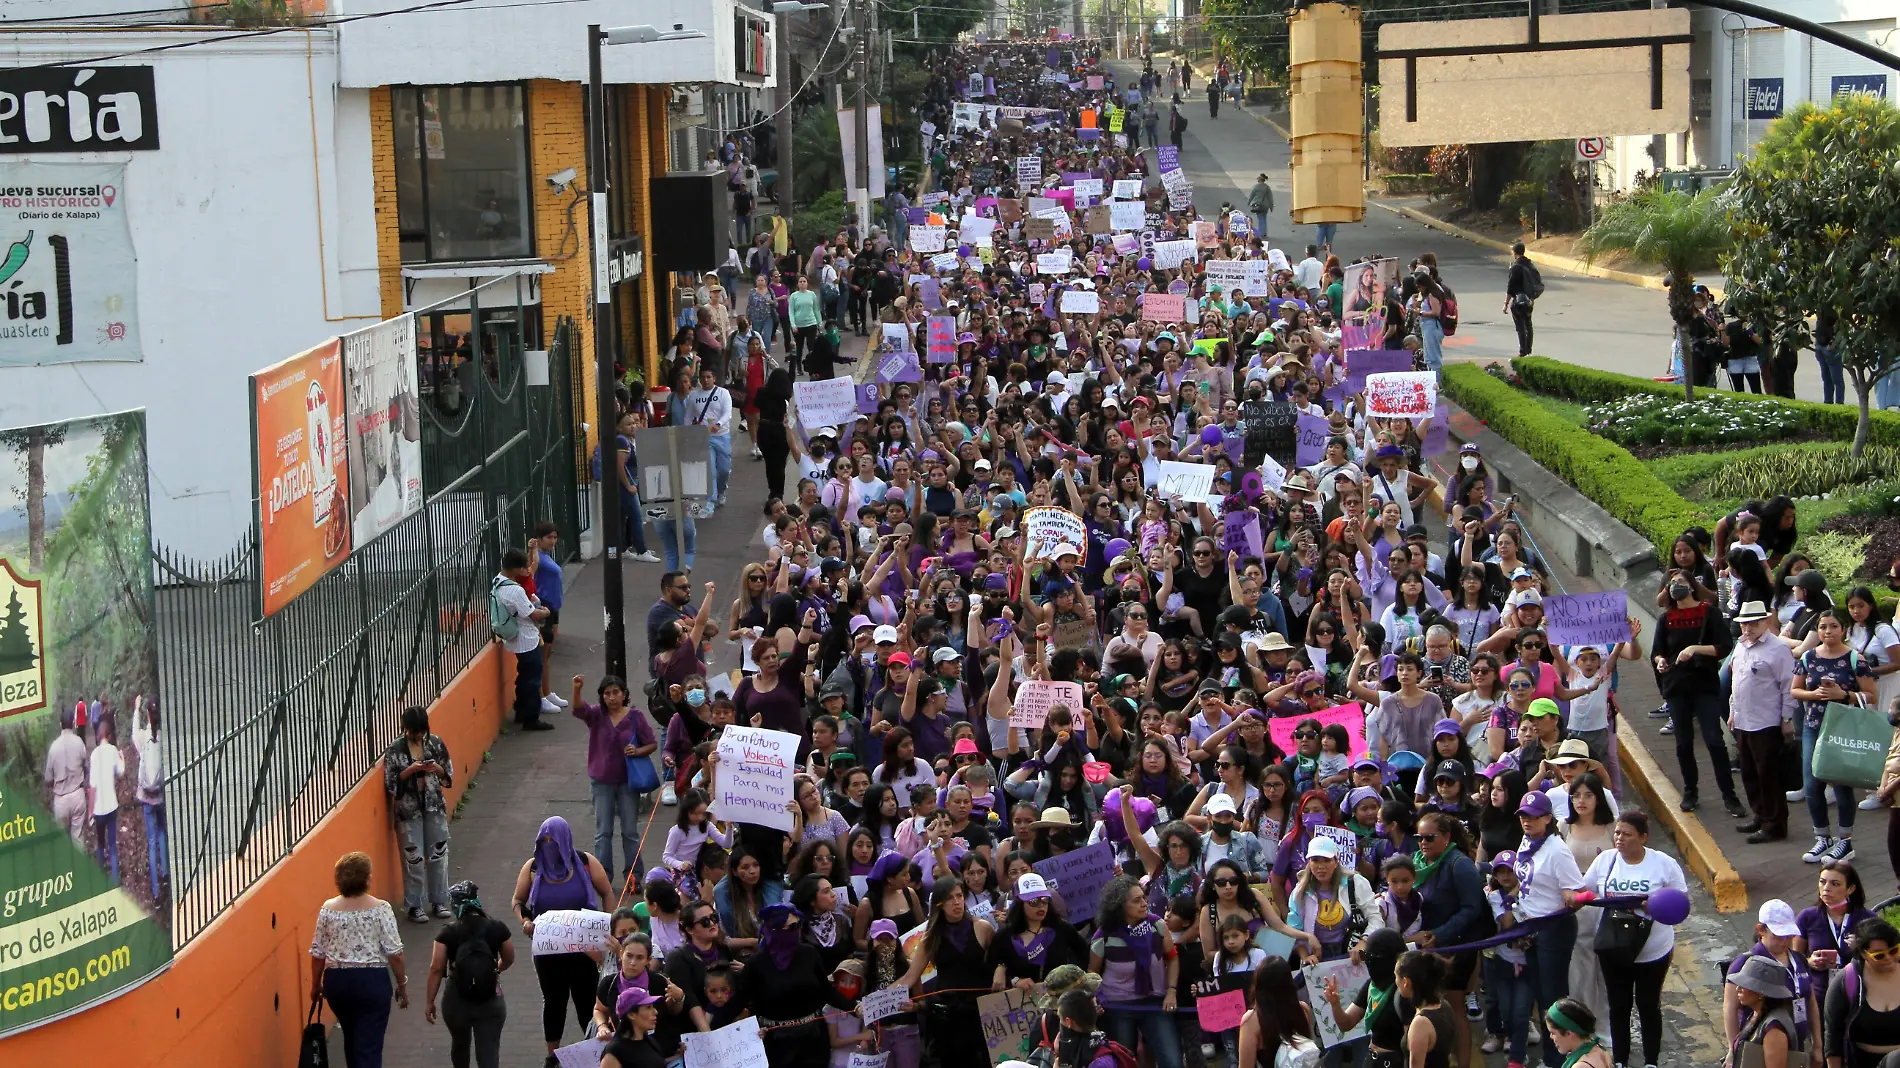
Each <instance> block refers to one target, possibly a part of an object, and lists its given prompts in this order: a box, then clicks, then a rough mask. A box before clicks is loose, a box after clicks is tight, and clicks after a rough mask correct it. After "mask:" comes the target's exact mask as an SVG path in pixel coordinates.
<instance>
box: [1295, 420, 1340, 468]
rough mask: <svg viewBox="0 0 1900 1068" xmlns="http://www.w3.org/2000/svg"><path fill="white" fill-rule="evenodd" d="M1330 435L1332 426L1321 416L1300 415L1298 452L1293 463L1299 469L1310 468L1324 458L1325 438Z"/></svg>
mask: <svg viewBox="0 0 1900 1068" xmlns="http://www.w3.org/2000/svg"><path fill="white" fill-rule="evenodd" d="M1331 433H1332V426H1331V424H1330V423H1328V422H1327V420H1326V417H1325V416H1323V415H1308V414H1306V413H1301V415H1300V422H1299V436H1300V437H1299V451H1298V452H1297V453H1296V454H1295V455H1294V457H1293V462H1294V463H1295V464H1298V465H1299V466H1301V467H1310V466H1312V465H1313V464H1316V463H1319V462H1320V461H1321V460H1324V459H1325V458H1326V438H1327V437H1328V436H1329V435H1330V434H1331Z"/></svg>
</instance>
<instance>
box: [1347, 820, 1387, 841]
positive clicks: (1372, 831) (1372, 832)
mask: <svg viewBox="0 0 1900 1068" xmlns="http://www.w3.org/2000/svg"><path fill="white" fill-rule="evenodd" d="M1346 829H1347V830H1349V831H1351V832H1352V833H1354V834H1356V835H1358V836H1359V838H1360V839H1361V840H1362V841H1363V840H1364V839H1367V838H1377V837H1378V836H1379V832H1378V829H1377V828H1374V827H1367V826H1365V825H1363V824H1361V823H1360V822H1359V821H1358V820H1351V819H1349V820H1347V821H1346Z"/></svg>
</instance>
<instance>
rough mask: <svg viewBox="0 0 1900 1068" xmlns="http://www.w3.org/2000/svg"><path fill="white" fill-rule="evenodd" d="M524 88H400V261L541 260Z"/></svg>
mask: <svg viewBox="0 0 1900 1068" xmlns="http://www.w3.org/2000/svg"><path fill="white" fill-rule="evenodd" d="M526 96H527V92H526V90H525V89H524V88H523V87H522V86H520V85H453V86H420V87H418V86H396V87H395V88H394V89H392V90H391V91H390V99H391V101H392V103H393V105H394V110H395V116H394V118H395V125H396V219H397V227H398V229H399V231H400V233H401V242H402V261H403V262H404V263H427V262H432V261H443V260H493V259H509V258H514V257H522V256H531V255H533V254H534V229H533V226H532V222H533V203H534V202H533V199H532V197H531V196H530V187H529V174H528V130H527V120H526V115H527V109H526Z"/></svg>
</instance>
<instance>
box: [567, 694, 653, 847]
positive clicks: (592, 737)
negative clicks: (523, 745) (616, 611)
mask: <svg viewBox="0 0 1900 1068" xmlns="http://www.w3.org/2000/svg"><path fill="white" fill-rule="evenodd" d="M586 681H587V677H586V676H585V675H576V676H574V697H573V699H572V700H571V701H570V702H569V703H568V711H569V712H571V713H573V716H574V718H575V719H578V720H580V721H581V722H582V723H585V724H587V778H588V781H589V782H591V783H592V784H593V797H594V855H595V856H596V857H599V858H600V864H601V867H603V868H605V869H606V870H607V871H609V872H612V871H613V870H614V820H615V819H616V818H618V819H619V821H620V852H621V855H622V857H623V858H624V859H625V861H626V863H625V864H624V865H623V866H622V870H621V874H622V875H623V876H624V875H626V874H627V873H628V872H631V871H632V870H633V866H634V865H635V864H638V863H639V862H640V849H639V845H638V844H637V843H638V841H639V832H638V831H637V829H636V828H637V827H638V825H639V822H640V799H641V797H642V796H643V795H641V794H638V793H635V792H634V789H633V787H632V786H631V785H629V784H628V782H627V762H628V761H630V760H648V761H650V760H651V759H652V758H653V752H654V750H656V749H658V748H659V747H660V742H659V738H658V737H657V736H655V735H654V733H653V725H652V724H650V723H648V722H647V718H646V716H644V715H642V714H641V713H640V711H639V710H638V709H636V708H634V707H633V705H632V703H631V702H630V701H629V700H628V696H629V695H628V693H627V684H626V681H625V680H623V679H621V678H620V676H618V675H607V676H604V677H602V678H601V680H600V685H599V686H597V687H595V688H594V692H595V694H596V695H597V696H599V698H600V704H597V705H590V704H588V703H587V702H585V701H583V700H581V686H582V685H583V684H584V683H586Z"/></svg>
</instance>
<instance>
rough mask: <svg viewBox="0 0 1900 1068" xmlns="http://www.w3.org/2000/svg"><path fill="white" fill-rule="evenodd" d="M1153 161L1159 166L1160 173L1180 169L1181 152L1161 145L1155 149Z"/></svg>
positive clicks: (1172, 147)
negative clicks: (1156, 161)
mask: <svg viewBox="0 0 1900 1068" xmlns="http://www.w3.org/2000/svg"><path fill="white" fill-rule="evenodd" d="M1155 159H1156V160H1158V161H1159V162H1160V164H1161V168H1160V169H1161V173H1162V174H1167V173H1168V172H1169V171H1178V170H1180V169H1181V150H1180V149H1179V148H1176V147H1175V146H1173V145H1162V146H1160V147H1159V148H1156V149H1155Z"/></svg>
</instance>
